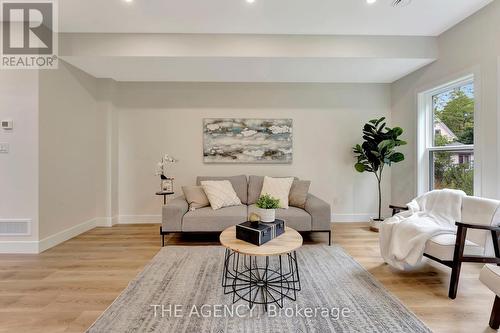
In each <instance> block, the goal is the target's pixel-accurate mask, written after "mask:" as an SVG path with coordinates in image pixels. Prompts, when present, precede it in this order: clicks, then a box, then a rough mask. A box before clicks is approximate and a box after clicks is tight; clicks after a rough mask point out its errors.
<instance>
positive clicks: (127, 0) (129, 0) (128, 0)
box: [123, 0, 134, 2]
mask: <svg viewBox="0 0 500 333" xmlns="http://www.w3.org/2000/svg"><path fill="white" fill-rule="evenodd" d="M123 1H125V2H133V1H134V0H123Z"/></svg>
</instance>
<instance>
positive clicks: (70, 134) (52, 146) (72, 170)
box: [39, 61, 106, 249]
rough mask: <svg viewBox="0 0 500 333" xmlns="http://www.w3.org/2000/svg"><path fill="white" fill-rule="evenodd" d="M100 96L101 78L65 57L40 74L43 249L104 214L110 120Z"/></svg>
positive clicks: (92, 223)
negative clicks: (75, 66) (74, 65)
mask: <svg viewBox="0 0 500 333" xmlns="http://www.w3.org/2000/svg"><path fill="white" fill-rule="evenodd" d="M97 98H98V96H97V80H96V79H95V78H93V77H92V76H90V75H88V74H86V73H84V72H82V71H80V70H78V69H76V68H74V67H72V66H70V65H67V64H65V63H64V62H62V61H61V62H60V64H59V69H58V70H46V71H41V72H40V101H39V105H40V143H39V146H40V240H41V242H42V245H41V246H42V249H43V248H45V247H47V246H50V245H52V244H53V243H54V242H57V241H59V240H61V239H64V238H67V237H72V236H74V235H76V234H78V233H80V232H82V231H85V230H87V229H89V228H92V227H94V226H95V223H96V220H95V219H96V218H98V217H102V216H104V215H105V212H104V210H105V204H103V203H105V191H106V187H105V186H106V163H105V161H106V145H105V140H106V139H105V138H106V118H105V114H104V113H102V112H99V109H98V103H97ZM44 242H45V243H46V244H43V243H44Z"/></svg>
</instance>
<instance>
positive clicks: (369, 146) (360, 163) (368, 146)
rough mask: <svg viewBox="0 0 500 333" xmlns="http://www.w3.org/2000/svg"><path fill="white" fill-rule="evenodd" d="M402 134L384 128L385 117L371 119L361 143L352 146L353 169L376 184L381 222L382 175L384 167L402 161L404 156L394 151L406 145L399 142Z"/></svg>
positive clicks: (398, 131) (365, 128) (364, 129)
mask: <svg viewBox="0 0 500 333" xmlns="http://www.w3.org/2000/svg"><path fill="white" fill-rule="evenodd" d="M402 134H403V129H402V128H400V127H394V128H389V127H387V126H386V122H385V117H382V118H380V119H373V120H370V121H369V122H368V123H366V124H365V125H364V127H363V139H364V141H363V143H362V144H360V145H359V144H358V145H356V146H354V148H353V151H354V154H355V157H356V159H357V162H356V164H355V165H354V168H355V169H356V171H358V172H361V173H362V172H371V173H373V174H374V175H375V177H376V178H377V183H378V220H379V221H380V220H382V190H381V183H382V173H383V171H384V167H385V166H386V165H387V166H391V165H392V164H393V163H399V162H401V161H404V159H405V156H404V155H403V154H402V153H400V152H398V151H396V148H397V147H399V146H403V145H406V142H405V141H403V140H400V139H399V137H400V136H401V135H402Z"/></svg>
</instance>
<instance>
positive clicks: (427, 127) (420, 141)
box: [417, 73, 481, 196]
mask: <svg viewBox="0 0 500 333" xmlns="http://www.w3.org/2000/svg"><path fill="white" fill-rule="evenodd" d="M469 83H473V84H474V144H473V145H461V146H446V147H435V146H434V135H435V133H434V110H433V103H432V97H433V96H435V95H438V94H440V93H443V92H446V91H449V90H452V89H455V88H458V87H461V86H464V85H466V84H469ZM480 91H481V85H480V81H479V74H478V73H474V74H467V75H463V76H460V77H459V78H458V79H455V80H451V81H448V82H447V83H445V84H441V85H439V86H436V87H434V88H432V89H428V90H425V91H423V92H420V93H418V118H417V193H418V195H422V194H423V193H426V192H428V191H429V189H430V188H431V187H432V184H431V181H432V177H433V176H432V174H431V173H432V172H433V165H432V163H431V157H432V152H439V151H464V150H465V151H467V150H469V151H472V152H473V153H474V195H475V196H480V195H481V168H480V166H481V163H480V153H479V152H478V146H479V143H480V142H479V141H480V136H479V133H480V132H479V128H478V124H479V118H480V115H479V114H480V107H479V106H480V96H481V94H480Z"/></svg>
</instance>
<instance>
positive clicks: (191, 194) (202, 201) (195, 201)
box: [182, 186, 210, 210]
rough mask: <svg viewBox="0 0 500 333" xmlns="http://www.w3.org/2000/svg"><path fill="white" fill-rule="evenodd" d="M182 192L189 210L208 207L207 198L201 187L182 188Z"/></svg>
mask: <svg viewBox="0 0 500 333" xmlns="http://www.w3.org/2000/svg"><path fill="white" fill-rule="evenodd" d="M182 192H184V196H185V197H186V201H187V202H188V204H189V210H195V209H198V208H202V207H207V206H210V202H209V201H208V197H207V195H206V194H205V191H204V190H203V187H201V186H183V187H182Z"/></svg>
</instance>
